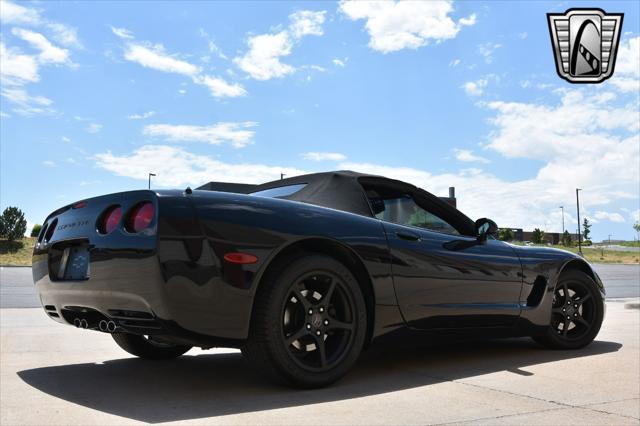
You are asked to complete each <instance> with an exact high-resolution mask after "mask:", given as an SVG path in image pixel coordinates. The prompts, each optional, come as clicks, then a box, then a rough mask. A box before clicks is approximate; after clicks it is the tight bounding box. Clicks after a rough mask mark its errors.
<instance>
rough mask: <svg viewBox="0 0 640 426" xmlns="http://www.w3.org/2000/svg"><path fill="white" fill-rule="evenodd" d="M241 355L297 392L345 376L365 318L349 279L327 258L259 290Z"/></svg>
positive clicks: (313, 259)
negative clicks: (291, 386) (290, 385)
mask: <svg viewBox="0 0 640 426" xmlns="http://www.w3.org/2000/svg"><path fill="white" fill-rule="evenodd" d="M255 304H256V305H255V308H254V313H253V316H252V321H251V330H250V334H249V339H248V341H247V344H246V345H245V347H244V348H243V349H242V352H243V353H244V354H245V356H246V357H247V358H248V359H249V360H250V361H251V362H252V363H253V364H254V366H255V367H256V368H257V370H258V371H260V372H263V373H267V374H268V375H270V376H271V377H273V378H276V379H279V380H280V381H285V382H287V383H289V384H293V385H295V386H300V387H307V388H313V387H320V386H325V385H328V384H330V383H332V382H334V381H336V380H338V379H339V378H341V377H342V376H343V375H345V374H346V373H347V371H348V370H349V369H350V368H351V366H352V365H353V364H354V363H355V362H356V360H357V358H358V356H359V354H360V351H361V349H362V347H363V344H364V340H365V335H366V329H367V315H366V306H365V301H364V297H363V296H362V293H361V291H360V287H359V285H358V282H357V281H356V279H355V278H354V276H353V274H352V273H351V272H350V271H349V270H348V269H347V268H346V267H345V266H344V265H343V264H342V263H340V262H338V261H337V260H334V259H332V258H330V257H327V256H322V255H308V256H304V257H302V258H299V259H297V260H295V261H293V262H292V263H290V264H289V265H288V266H286V267H284V268H283V269H281V270H280V271H279V272H278V273H275V274H272V276H270V277H268V278H267V280H266V281H265V282H263V283H262V284H261V285H260V289H259V291H258V294H257V295H256V301H255Z"/></svg>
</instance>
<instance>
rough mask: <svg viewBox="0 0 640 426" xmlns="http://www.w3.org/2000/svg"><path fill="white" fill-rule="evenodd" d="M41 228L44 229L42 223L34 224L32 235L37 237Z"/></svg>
mask: <svg viewBox="0 0 640 426" xmlns="http://www.w3.org/2000/svg"><path fill="white" fill-rule="evenodd" d="M41 230H42V225H40V224H39V223H36V224H35V225H33V228H31V236H32V237H37V236H38V235H39V234H40V231H41Z"/></svg>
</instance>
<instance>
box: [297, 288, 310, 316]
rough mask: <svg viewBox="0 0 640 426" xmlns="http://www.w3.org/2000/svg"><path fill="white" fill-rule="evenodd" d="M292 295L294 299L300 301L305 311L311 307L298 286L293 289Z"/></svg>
mask: <svg viewBox="0 0 640 426" xmlns="http://www.w3.org/2000/svg"><path fill="white" fill-rule="evenodd" d="M293 295H294V296H295V297H296V300H298V301H299V302H300V303H302V307H303V308H304V310H305V311H306V310H307V309H309V308H310V307H311V303H310V302H309V300H307V298H306V297H304V296H303V295H302V293H301V292H300V289H299V288H298V287H295V288H294V289H293Z"/></svg>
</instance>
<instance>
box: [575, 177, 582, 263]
mask: <svg viewBox="0 0 640 426" xmlns="http://www.w3.org/2000/svg"><path fill="white" fill-rule="evenodd" d="M578 191H582V189H580V188H576V207H577V210H578V253H580V256H582V230H581V229H580V196H579V195H578Z"/></svg>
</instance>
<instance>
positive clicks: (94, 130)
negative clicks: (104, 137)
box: [85, 123, 103, 133]
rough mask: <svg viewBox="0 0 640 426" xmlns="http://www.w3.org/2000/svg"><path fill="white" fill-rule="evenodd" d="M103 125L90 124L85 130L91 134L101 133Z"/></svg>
mask: <svg viewBox="0 0 640 426" xmlns="http://www.w3.org/2000/svg"><path fill="white" fill-rule="evenodd" d="M102 127H103V126H102V124H98V123H89V124H88V125H87V128H86V129H85V130H86V131H87V132H89V133H99V132H100V131H101V130H102Z"/></svg>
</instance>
